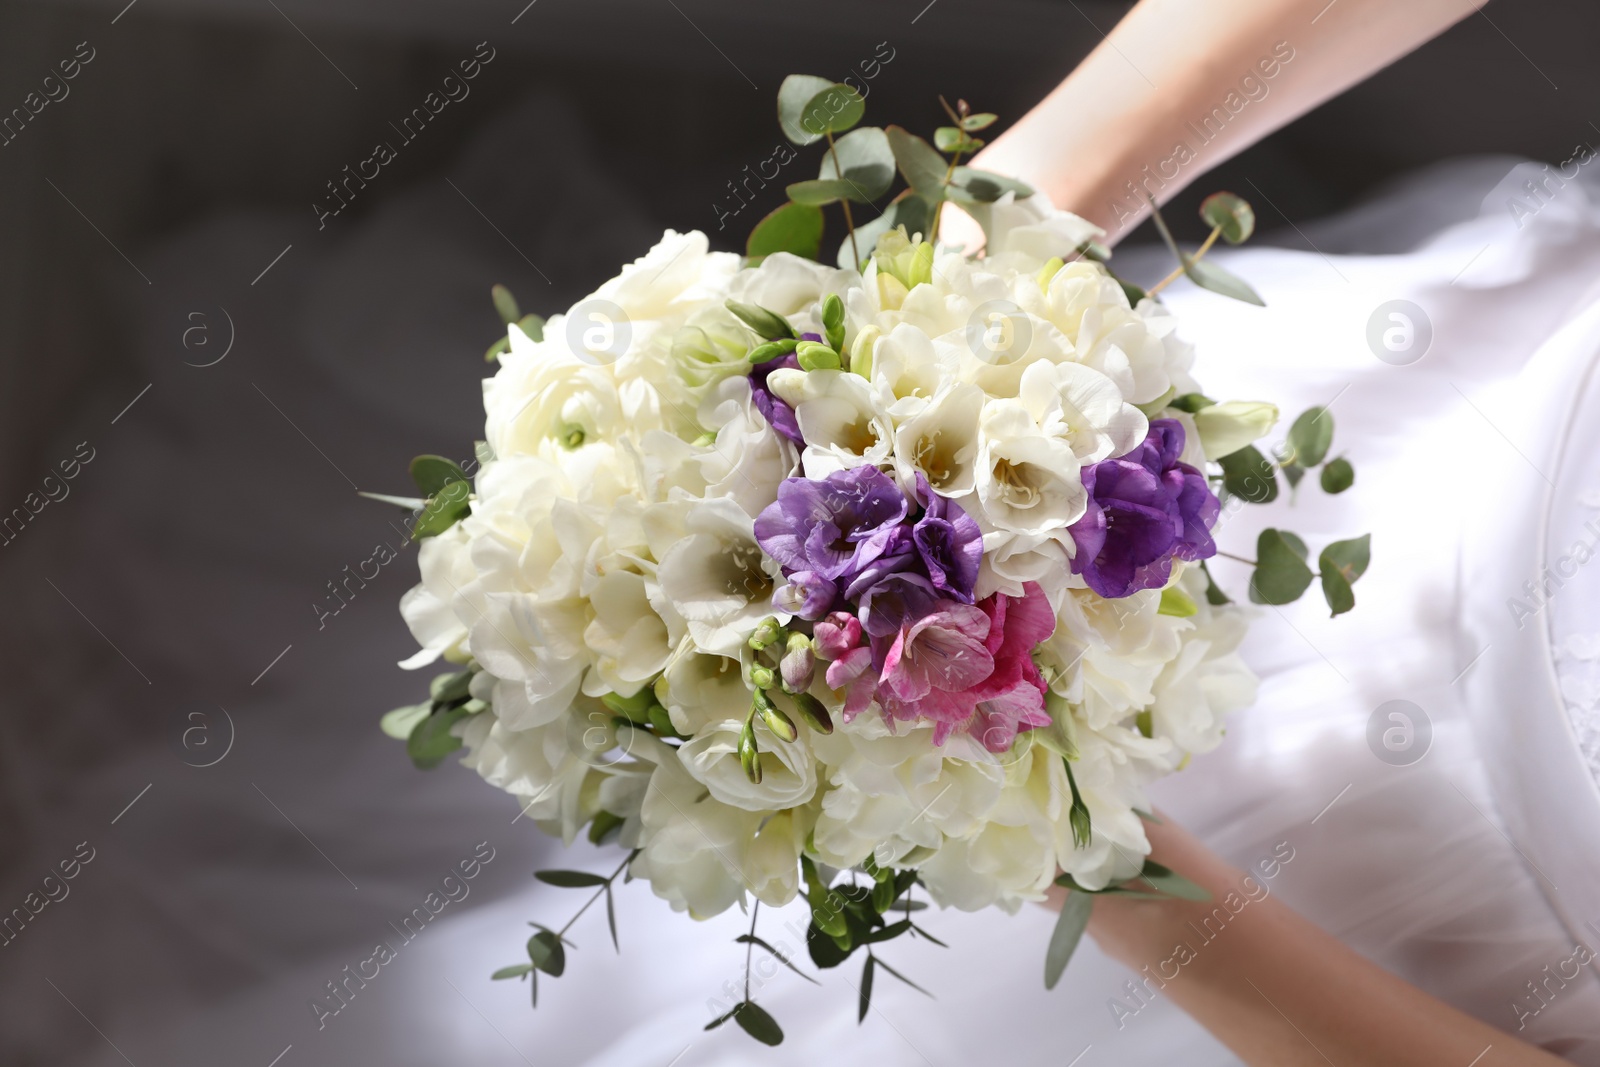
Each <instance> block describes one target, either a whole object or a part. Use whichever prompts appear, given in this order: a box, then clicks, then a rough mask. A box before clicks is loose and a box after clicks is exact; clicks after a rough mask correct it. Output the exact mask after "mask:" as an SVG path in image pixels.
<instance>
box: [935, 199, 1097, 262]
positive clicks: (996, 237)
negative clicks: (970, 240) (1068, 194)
mask: <svg viewBox="0 0 1600 1067" xmlns="http://www.w3.org/2000/svg"><path fill="white" fill-rule="evenodd" d="M966 211H967V213H968V214H969V215H971V216H972V217H973V219H975V220H976V221H977V223H978V225H980V226H982V227H983V232H984V235H985V237H986V238H987V240H986V242H985V245H984V247H985V249H986V258H990V259H998V258H999V257H1002V256H1007V255H1013V256H1016V257H1018V258H1022V259H1026V260H1028V261H1031V262H1033V263H1036V264H1042V263H1044V262H1046V261H1047V260H1049V259H1052V258H1060V259H1065V258H1067V257H1068V256H1071V255H1073V254H1074V253H1076V252H1077V250H1078V249H1079V248H1081V247H1083V246H1084V245H1085V244H1087V243H1088V242H1090V241H1095V240H1098V239H1099V238H1101V237H1104V236H1105V231H1104V230H1102V229H1101V228H1100V227H1098V226H1096V225H1095V224H1094V223H1092V222H1090V221H1089V220H1087V219H1083V218H1079V217H1078V216H1077V215H1073V214H1070V213H1069V212H1065V211H1058V210H1056V208H1055V205H1054V204H1052V203H1050V199H1049V197H1047V196H1045V194H1044V193H1042V192H1039V191H1037V190H1035V191H1034V194H1033V195H1032V196H1028V197H1023V198H1022V199H1020V200H1019V199H1018V198H1017V196H1016V194H1015V193H1006V194H1005V195H1004V196H1002V197H1001V198H1000V199H999V200H996V201H995V202H994V203H992V204H974V205H972V206H970V207H968V208H966Z"/></svg>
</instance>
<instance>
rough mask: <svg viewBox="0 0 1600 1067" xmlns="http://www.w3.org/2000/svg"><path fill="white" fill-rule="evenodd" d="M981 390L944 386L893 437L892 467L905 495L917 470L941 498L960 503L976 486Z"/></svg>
mask: <svg viewBox="0 0 1600 1067" xmlns="http://www.w3.org/2000/svg"><path fill="white" fill-rule="evenodd" d="M983 403H984V395H983V390H981V389H979V388H978V387H977V386H975V385H967V384H961V383H957V384H955V385H950V386H946V387H945V388H944V389H943V390H942V391H941V392H939V393H938V394H937V395H936V396H934V397H933V398H932V399H931V400H929V401H928V403H927V405H926V406H924V407H923V408H922V409H921V410H920V411H918V412H917V413H916V414H915V415H912V416H911V417H910V418H908V419H906V420H905V421H903V422H902V423H900V426H899V428H898V429H897V430H895V434H894V457H895V467H896V469H897V470H898V472H899V475H900V484H901V486H902V487H903V488H905V489H906V490H907V491H910V490H911V489H913V488H914V487H915V486H916V474H917V472H918V471H920V472H922V474H924V475H926V476H927V479H928V484H929V485H930V486H931V487H932V488H933V490H934V491H935V492H937V493H939V494H941V495H943V496H947V497H953V498H959V497H962V496H964V495H966V494H967V493H970V492H971V491H972V489H973V486H974V485H975V484H976V481H977V460H978V432H977V430H978V415H979V413H980V412H981V411H982V409H983Z"/></svg>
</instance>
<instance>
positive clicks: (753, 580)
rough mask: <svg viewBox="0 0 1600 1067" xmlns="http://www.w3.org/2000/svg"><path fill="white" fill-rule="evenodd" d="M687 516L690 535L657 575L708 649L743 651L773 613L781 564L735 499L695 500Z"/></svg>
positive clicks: (716, 652) (668, 556)
mask: <svg viewBox="0 0 1600 1067" xmlns="http://www.w3.org/2000/svg"><path fill="white" fill-rule="evenodd" d="M685 521H686V530H687V533H688V536H686V537H684V538H682V539H681V540H679V541H678V542H677V543H676V544H674V545H673V546H672V547H671V548H670V549H668V550H667V551H666V553H665V554H664V555H663V556H662V558H661V564H660V566H659V568H658V569H657V575H656V580H657V582H658V584H659V585H660V587H661V592H662V594H663V595H664V596H665V597H666V598H667V599H668V600H669V601H670V602H671V603H672V606H673V607H674V608H675V609H676V610H677V612H678V614H680V615H681V616H682V617H683V618H684V620H685V621H686V622H687V623H688V628H689V636H690V637H691V638H693V639H694V642H695V645H696V646H697V647H698V648H699V649H700V650H701V651H702V652H706V653H709V654H712V655H720V656H737V655H738V654H739V650H740V648H741V647H742V646H743V645H744V642H745V640H746V639H747V638H748V637H749V636H750V634H751V633H753V632H754V631H755V628H756V626H757V624H759V623H760V622H761V620H762V619H764V618H766V617H767V616H768V615H771V614H773V610H772V604H771V601H772V591H773V588H774V587H775V581H776V578H777V577H778V575H779V574H780V571H779V569H778V565H777V563H776V562H775V561H773V560H771V559H769V558H767V557H766V555H765V554H764V553H763V552H762V551H761V546H759V545H757V544H756V540H755V534H754V532H753V530H752V526H753V521H752V520H751V518H750V516H749V515H748V514H746V513H745V511H744V509H742V508H741V507H740V506H739V505H738V503H736V502H735V501H733V500H731V499H728V498H726V497H717V498H713V499H710V500H705V501H702V502H700V503H698V504H695V505H694V506H693V507H692V508H691V509H690V510H689V513H688V516H687V519H686V520H685ZM780 618H781V619H783V620H785V621H786V620H787V618H788V616H780Z"/></svg>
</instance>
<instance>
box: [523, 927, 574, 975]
mask: <svg viewBox="0 0 1600 1067" xmlns="http://www.w3.org/2000/svg"><path fill="white" fill-rule="evenodd" d="M528 959H530V960H532V961H533V965H534V966H535V967H537V968H538V969H539V970H541V971H543V972H544V973H546V974H548V975H549V976H550V977H551V978H560V977H561V972H562V971H564V970H566V969H567V950H566V948H565V947H563V946H562V944H561V938H560V937H558V936H556V933H555V931H554V930H539V931H537V932H535V933H534V935H533V936H532V937H530V938H528Z"/></svg>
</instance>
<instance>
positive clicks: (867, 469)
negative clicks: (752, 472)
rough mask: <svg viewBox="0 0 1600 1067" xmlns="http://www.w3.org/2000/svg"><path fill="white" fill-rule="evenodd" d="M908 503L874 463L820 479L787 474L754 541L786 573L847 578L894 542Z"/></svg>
mask: <svg viewBox="0 0 1600 1067" xmlns="http://www.w3.org/2000/svg"><path fill="white" fill-rule="evenodd" d="M908 507H909V504H908V502H907V501H906V497H905V494H904V493H902V492H901V491H900V488H899V486H897V485H895V484H894V482H893V481H892V480H890V478H889V477H888V475H886V474H884V473H883V472H882V471H880V470H879V469H878V468H876V467H872V466H863V467H856V468H855V469H853V470H847V471H835V472H833V473H832V474H830V475H828V476H827V477H826V478H824V479H823V480H821V481H813V480H811V479H809V478H785V479H784V480H783V482H782V484H780V485H779V486H778V499H777V500H776V501H775V502H774V503H772V504H770V505H768V506H767V507H766V508H765V509H764V510H763V511H762V512H761V514H760V515H758V516H756V521H755V535H756V542H757V543H758V544H760V545H761V548H762V550H763V551H764V552H766V554H767V555H769V556H771V557H772V558H773V559H775V560H777V561H778V563H779V564H780V565H782V567H783V572H784V574H785V575H786V576H787V575H793V574H794V573H795V572H797V571H810V572H812V573H813V574H815V575H817V576H819V577H822V578H828V579H842V580H843V581H844V582H845V583H849V582H850V581H851V580H852V579H854V578H855V576H856V575H857V574H859V573H860V572H861V571H862V570H863V569H864V568H866V567H867V565H868V564H870V563H872V561H873V560H875V559H877V558H878V557H879V556H881V555H883V553H884V551H885V550H886V549H887V548H889V547H891V545H892V544H893V543H894V542H895V540H896V538H897V537H898V536H899V535H898V534H897V533H896V532H895V531H896V528H897V527H898V526H899V524H900V520H902V519H904V518H905V517H906V510H907V508H908Z"/></svg>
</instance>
